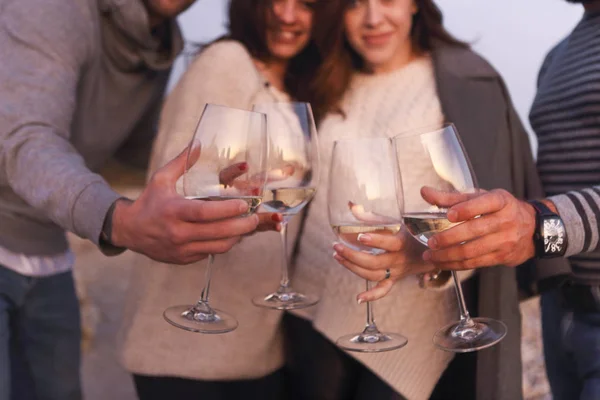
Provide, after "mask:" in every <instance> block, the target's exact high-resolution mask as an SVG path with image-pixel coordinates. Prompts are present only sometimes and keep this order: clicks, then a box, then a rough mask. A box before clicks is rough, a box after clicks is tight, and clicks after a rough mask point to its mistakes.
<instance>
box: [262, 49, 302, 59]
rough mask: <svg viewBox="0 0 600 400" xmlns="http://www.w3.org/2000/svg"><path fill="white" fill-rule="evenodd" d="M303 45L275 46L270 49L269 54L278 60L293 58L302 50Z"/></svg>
mask: <svg viewBox="0 0 600 400" xmlns="http://www.w3.org/2000/svg"><path fill="white" fill-rule="evenodd" d="M303 48H304V47H303V46H275V47H273V48H272V49H270V52H271V55H272V56H273V57H275V58H278V59H280V60H289V59H291V58H294V57H296V56H297V55H298V53H300V52H301V51H302V49H303Z"/></svg>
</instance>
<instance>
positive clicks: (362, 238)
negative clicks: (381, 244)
mask: <svg viewBox="0 0 600 400" xmlns="http://www.w3.org/2000/svg"><path fill="white" fill-rule="evenodd" d="M356 239H358V241H359V242H363V243H367V242H369V241H370V240H371V236H369V235H367V234H366V233H359V234H358V236H357V237H356Z"/></svg>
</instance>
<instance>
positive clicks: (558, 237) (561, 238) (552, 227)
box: [542, 217, 567, 255]
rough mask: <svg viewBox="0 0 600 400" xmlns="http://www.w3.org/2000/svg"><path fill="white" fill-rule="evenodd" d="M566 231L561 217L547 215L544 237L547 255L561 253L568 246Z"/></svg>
mask: <svg viewBox="0 0 600 400" xmlns="http://www.w3.org/2000/svg"><path fill="white" fill-rule="evenodd" d="M566 235H567V233H566V231H565V226H564V225H563V223H562V220H561V219H560V218H559V217H545V218H544V224H543V231H542V237H543V238H544V253H545V254H546V255H553V254H561V253H563V252H564V250H565V246H566V240H565V238H566Z"/></svg>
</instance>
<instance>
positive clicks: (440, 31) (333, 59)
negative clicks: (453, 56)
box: [311, 0, 469, 114]
mask: <svg viewBox="0 0 600 400" xmlns="http://www.w3.org/2000/svg"><path fill="white" fill-rule="evenodd" d="M355 1H357V0H327V1H326V3H325V4H324V5H323V8H324V9H325V10H326V12H323V13H321V14H320V17H321V19H319V18H316V19H315V22H314V24H315V25H317V26H318V25H320V24H324V23H328V24H329V25H330V27H329V28H327V29H325V30H320V31H319V30H315V32H314V40H315V43H316V45H317V47H318V48H319V49H320V50H321V53H322V54H326V56H325V58H324V59H323V61H322V62H321V64H320V67H319V68H318V70H317V74H316V75H315V77H314V79H313V80H312V81H311V85H312V87H311V91H312V93H314V94H315V95H316V96H318V104H319V107H320V108H322V109H325V110H327V111H333V112H339V113H342V114H343V110H342V109H341V104H340V102H341V100H342V97H343V96H344V93H345V92H346V90H347V89H348V86H349V84H350V80H351V78H352V74H353V72H355V71H356V70H359V69H361V68H362V59H361V57H360V55H359V54H358V53H357V52H356V51H355V50H354V49H353V48H352V46H350V43H349V42H348V40H347V39H346V35H345V32H344V21H343V15H344V13H345V12H346V10H347V9H348V7H349V6H350V5H351V4H352V3H353V2H355ZM414 2H415V4H416V5H417V8H418V11H417V13H416V14H415V15H414V16H413V20H412V27H411V30H410V37H411V43H412V46H413V49H414V51H415V52H418V53H423V52H429V51H432V50H433V49H434V48H435V47H437V46H443V45H446V46H458V47H463V48H467V47H469V45H468V44H467V43H465V42H462V41H460V40H458V39H456V38H455V37H454V36H452V35H451V34H450V33H449V32H448V31H447V30H446V29H445V28H444V25H443V17H442V12H441V11H440V9H439V8H438V7H437V5H436V4H435V2H434V1H433V0H414ZM332 15H334V16H337V18H332V19H329V20H328V21H325V20H323V18H329V17H330V16H332Z"/></svg>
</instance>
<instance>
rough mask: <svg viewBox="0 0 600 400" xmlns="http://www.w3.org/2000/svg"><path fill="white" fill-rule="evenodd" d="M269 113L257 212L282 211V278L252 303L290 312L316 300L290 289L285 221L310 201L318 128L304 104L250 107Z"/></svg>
mask: <svg viewBox="0 0 600 400" xmlns="http://www.w3.org/2000/svg"><path fill="white" fill-rule="evenodd" d="M254 110H255V111H258V112H261V113H264V114H265V115H267V125H268V130H269V159H268V163H267V165H268V168H269V172H268V174H267V184H266V188H265V193H264V196H263V202H262V207H261V210H264V211H266V212H276V213H281V214H282V215H283V221H282V223H281V232H280V233H281V252H282V254H281V260H282V261H281V278H280V281H279V287H278V288H277V289H276V290H275V291H274V292H272V293H269V294H267V295H260V296H257V297H255V298H253V299H252V302H253V303H254V304H255V305H257V306H259V307H265V308H271V309H276V310H293V309H297V308H305V307H309V306H312V305H314V304H316V303H317V302H318V301H319V298H318V297H317V296H316V295H315V294H312V293H300V292H298V291H297V290H294V288H293V287H292V284H291V282H290V276H289V267H288V252H287V225H288V222H289V221H290V220H291V219H292V218H293V217H294V215H296V214H298V213H299V212H300V211H302V209H303V208H304V207H305V206H306V205H307V204H308V203H309V202H310V201H311V200H312V198H313V197H314V195H315V192H316V190H317V185H318V180H319V146H318V140H317V129H316V126H315V121H314V117H313V113H312V110H311V107H310V105H309V104H308V103H294V102H289V103H286V102H279V103H261V104H256V105H254Z"/></svg>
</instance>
